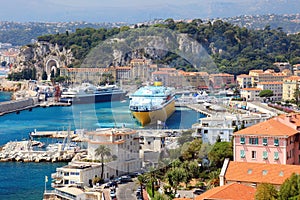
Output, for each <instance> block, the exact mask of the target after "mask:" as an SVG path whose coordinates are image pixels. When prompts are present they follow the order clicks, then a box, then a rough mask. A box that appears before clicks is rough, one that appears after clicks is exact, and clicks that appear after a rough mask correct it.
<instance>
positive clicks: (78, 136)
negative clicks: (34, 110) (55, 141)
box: [30, 130, 87, 142]
mask: <svg viewBox="0 0 300 200" xmlns="http://www.w3.org/2000/svg"><path fill="white" fill-rule="evenodd" d="M82 131H83V130H82ZM82 131H81V130H77V131H36V130H34V131H33V132H30V136H31V137H32V138H41V137H49V138H60V139H62V138H67V137H69V138H70V139H71V141H73V142H84V141H86V140H87V138H85V137H83V133H82Z"/></svg>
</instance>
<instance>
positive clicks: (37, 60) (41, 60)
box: [12, 42, 75, 78]
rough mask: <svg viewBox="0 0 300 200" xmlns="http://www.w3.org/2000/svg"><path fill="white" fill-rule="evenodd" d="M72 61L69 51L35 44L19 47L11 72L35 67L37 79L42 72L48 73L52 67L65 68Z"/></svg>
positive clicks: (53, 46) (40, 43)
mask: <svg viewBox="0 0 300 200" xmlns="http://www.w3.org/2000/svg"><path fill="white" fill-rule="evenodd" d="M74 60H75V58H74V57H73V54H72V52H71V50H70V49H65V48H64V47H60V46H58V45H57V44H55V45H54V44H50V43H47V42H37V43H34V44H32V45H27V46H23V47H21V49H20V53H19V55H18V57H17V59H16V63H15V64H14V66H13V67H12V71H13V72H20V71H22V69H24V68H33V67H35V68H36V71H37V77H38V78H41V76H42V73H43V71H46V72H47V73H49V72H51V69H53V67H55V68H61V67H65V66H68V65H69V64H71V63H72V62H73V61H74Z"/></svg>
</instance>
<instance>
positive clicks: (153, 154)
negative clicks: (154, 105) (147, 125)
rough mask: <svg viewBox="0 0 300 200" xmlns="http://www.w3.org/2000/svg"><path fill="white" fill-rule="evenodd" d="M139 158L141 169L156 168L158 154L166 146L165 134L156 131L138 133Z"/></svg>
mask: <svg viewBox="0 0 300 200" xmlns="http://www.w3.org/2000/svg"><path fill="white" fill-rule="evenodd" d="M139 135H140V157H141V158H142V160H143V167H150V166H152V167H156V166H157V165H158V161H159V156H160V153H161V152H162V151H163V150H164V148H165V146H166V134H165V133H163V132H156V131H139Z"/></svg>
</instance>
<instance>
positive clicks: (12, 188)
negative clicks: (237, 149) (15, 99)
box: [0, 92, 204, 200]
mask: <svg viewBox="0 0 300 200" xmlns="http://www.w3.org/2000/svg"><path fill="white" fill-rule="evenodd" d="M9 98H10V94H9V93H3V92H0V101H5V100H8V99H9ZM128 104H129V102H128V100H127V101H124V102H106V103H97V104H82V105H73V106H70V107H47V108H42V107H40V108H35V109H33V110H32V111H29V110H24V111H21V112H20V113H19V114H16V113H11V114H7V115H4V116H1V117H0V146H2V145H4V144H5V143H7V142H9V141H16V140H17V141H20V140H26V139H28V138H29V133H30V132H32V131H34V129H36V130H37V131H53V130H54V131H60V130H67V129H68V127H70V128H71V130H75V129H87V130H94V129H96V128H105V127H122V126H125V127H130V128H143V127H140V126H139V124H137V123H136V120H135V119H133V118H132V117H131V115H130V111H129V109H128ZM201 117H204V116H203V115H201V114H200V113H197V112H195V111H193V110H190V109H186V108H176V111H175V113H174V114H173V115H172V116H171V117H170V118H169V119H168V120H167V122H166V124H165V125H166V128H172V129H178V128H190V127H191V125H192V124H194V123H195V122H196V121H197V120H198V119H199V118H201ZM145 128H156V127H151V126H150V127H145ZM54 142H55V141H54ZM65 164H66V163H15V162H6V163H5V162H2V163H0V169H1V170H0V183H1V184H0V199H11V200H15V199H24V198H25V199H42V195H43V191H44V189H45V182H44V180H45V176H48V177H49V182H48V183H47V184H46V187H47V189H51V178H50V177H51V173H54V172H55V169H56V168H57V167H60V166H63V165H65Z"/></svg>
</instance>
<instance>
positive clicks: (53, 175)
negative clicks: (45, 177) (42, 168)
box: [51, 173, 63, 179]
mask: <svg viewBox="0 0 300 200" xmlns="http://www.w3.org/2000/svg"><path fill="white" fill-rule="evenodd" d="M51 178H52V179H62V178H63V175H62V174H59V173H52V174H51Z"/></svg>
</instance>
